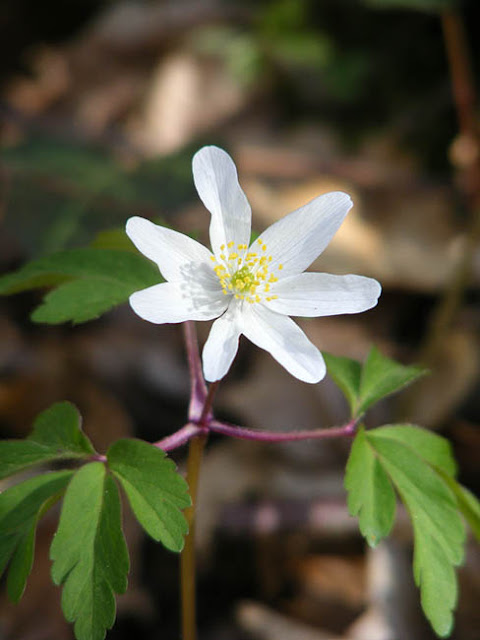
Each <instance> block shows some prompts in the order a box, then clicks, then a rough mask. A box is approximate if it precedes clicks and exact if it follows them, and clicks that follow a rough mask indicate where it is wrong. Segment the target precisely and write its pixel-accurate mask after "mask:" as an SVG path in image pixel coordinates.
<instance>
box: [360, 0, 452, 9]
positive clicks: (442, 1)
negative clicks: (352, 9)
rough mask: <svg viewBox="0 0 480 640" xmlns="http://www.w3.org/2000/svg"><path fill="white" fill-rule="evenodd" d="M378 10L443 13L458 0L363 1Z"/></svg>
mask: <svg viewBox="0 0 480 640" xmlns="http://www.w3.org/2000/svg"><path fill="white" fill-rule="evenodd" d="M363 1H364V2H365V4H367V5H370V6H372V7H375V8H378V9H416V10H418V11H444V10H445V9H452V8H453V7H455V6H456V5H457V4H458V0H363Z"/></svg>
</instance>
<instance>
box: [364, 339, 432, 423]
mask: <svg viewBox="0 0 480 640" xmlns="http://www.w3.org/2000/svg"><path fill="white" fill-rule="evenodd" d="M425 373H426V370H425V369H423V368H422V367H416V366H404V365H402V364H400V363H398V362H395V360H391V359H390V358H387V357H385V356H384V355H382V354H381V353H380V351H379V350H378V349H376V348H375V347H372V348H371V349H370V353H369V354H368V357H367V360H366V362H365V364H364V365H363V368H362V376H361V381H360V391H359V396H358V400H357V407H356V411H355V414H356V415H362V414H363V413H365V411H366V410H367V409H368V408H369V407H371V406H372V405H373V404H375V403H376V402H378V401H379V400H381V399H382V398H385V397H386V396H389V395H391V394H392V393H395V392H396V391H399V390H400V389H402V388H403V387H406V386H407V385H409V384H411V383H412V382H414V380H417V379H418V378H420V377H421V376H423V375H425Z"/></svg>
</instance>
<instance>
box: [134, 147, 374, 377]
mask: <svg viewBox="0 0 480 640" xmlns="http://www.w3.org/2000/svg"><path fill="white" fill-rule="evenodd" d="M193 177H194V182H195V186H196V188H197V191H198V194H199V196H200V198H201V200H202V201H203V204H204V205H205V207H206V208H207V209H208V210H209V211H210V213H211V215H212V218H211V222H210V243H211V246H212V251H210V250H209V249H207V248H206V247H204V246H203V245H202V244H200V243H198V242H196V241H195V240H193V239H192V238H189V237H188V236H186V235H184V234H182V233H178V232H177V231H173V230H171V229H167V228H165V227H161V226H158V225H155V224H153V223H152V222H150V221H149V220H146V219H144V218H139V217H134V218H130V219H129V220H128V222H127V234H128V235H129V237H130V238H131V240H132V241H133V243H134V244H135V246H136V247H137V248H138V249H139V250H140V251H141V252H142V253H143V254H144V255H145V256H146V257H147V258H149V259H150V260H153V261H154V262H156V263H157V265H158V267H159V269H160V271H161V273H162V275H163V277H164V278H165V280H166V282H164V283H161V284H157V285H154V286H152V287H149V288H148V289H144V290H142V291H137V292H136V293H134V294H133V295H132V296H131V297H130V305H131V307H132V309H133V310H134V311H135V313H136V314H138V315H139V316H140V317H141V318H143V319H145V320H148V321H149V322H153V323H156V324H164V323H176V322H184V321H186V320H213V319H215V318H216V320H215V322H214V323H213V325H212V328H211V330H210V334H209V336H208V339H207V341H206V343H205V346H204V349H203V354H202V357H203V370H204V375H205V378H206V380H208V381H209V382H214V381H216V380H220V379H221V378H223V377H224V376H225V374H226V373H227V372H228V370H229V368H230V365H231V364H232V361H233V359H234V357H235V355H236V353H237V350H238V343H239V338H240V336H241V335H242V334H243V335H244V336H246V337H247V338H248V339H249V340H250V341H251V342H253V343H254V344H256V345H257V346H258V347H260V348H261V349H265V351H268V352H269V353H270V354H271V355H272V356H273V357H274V358H275V360H277V361H278V362H279V363H280V364H281V365H282V366H283V367H285V369H287V371H289V372H290V373H291V374H292V375H293V376H295V377H296V378H299V379H300V380H303V381H305V382H310V383H315V382H319V381H320V380H321V379H322V378H323V377H324V376H325V373H326V367H325V362H324V360H323V358H322V355H321V353H320V351H319V350H318V349H317V347H316V346H314V345H313V344H312V343H311V342H310V340H309V339H308V338H307V336H306V335H305V334H304V332H303V331H302V330H301V329H300V327H299V326H298V325H297V324H296V323H295V322H294V321H293V320H292V319H291V318H290V317H289V316H303V317H318V316H332V315H337V314H343V313H359V312H361V311H366V310H367V309H370V308H371V307H374V306H375V305H376V303H377V300H378V297H379V295H380V291H381V287H380V285H379V283H378V282H377V281H376V280H373V279H372V278H366V277H363V276H356V275H330V274H326V273H310V272H309V273H304V271H305V269H307V268H308V267H309V266H310V265H311V263H312V262H313V261H314V260H315V259H316V258H317V257H318V256H319V255H320V254H321V253H322V251H323V250H324V249H325V247H326V246H327V245H328V243H329V242H330V240H331V239H332V237H333V236H334V234H335V233H336V231H337V229H338V228H339V227H340V225H341V223H342V221H343V219H344V218H345V216H346V214H347V212H348V211H349V209H350V207H351V206H352V201H351V200H350V197H349V196H348V195H347V194H345V193H341V192H332V193H327V194H325V195H322V196H319V197H318V198H315V199H314V200H312V201H311V202H309V203H308V204H306V205H304V206H303V207H300V209H297V210H296V211H293V213H290V214H289V215H287V216H285V217H284V218H282V219H280V220H278V221H277V222H275V223H274V224H272V225H271V226H270V227H269V228H268V229H266V231H264V232H263V233H262V234H261V235H260V236H259V237H258V238H257V239H256V240H255V241H254V242H253V243H252V244H251V245H250V236H251V218H252V213H251V209H250V205H249V203H248V200H247V198H246V196H245V194H244V192H243V190H242V189H241V187H240V185H239V183H238V176H237V170H236V168H235V164H234V163H233V160H232V159H231V158H230V156H229V155H228V154H227V153H226V152H225V151H223V150H222V149H219V148H218V147H213V146H209V147H203V148H202V149H200V151H198V152H197V153H196V154H195V156H194V158H193Z"/></svg>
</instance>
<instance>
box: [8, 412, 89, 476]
mask: <svg viewBox="0 0 480 640" xmlns="http://www.w3.org/2000/svg"><path fill="white" fill-rule="evenodd" d="M80 422H81V418H80V414H79V413H78V411H77V409H76V408H75V407H74V406H73V405H72V404H70V403H69V402H58V403H56V404H54V405H52V406H51V407H50V408H49V409H47V410H46V411H44V412H43V413H41V414H40V415H39V416H38V417H37V419H36V420H35V422H34V425H33V431H32V433H31V434H30V436H29V437H28V438H27V439H26V440H2V441H0V478H6V477H7V476H11V475H13V474H14V473H18V472H19V471H23V470H24V469H28V468H29V467H32V466H35V465H38V464H42V463H44V462H48V461H51V460H64V459H69V458H77V459H78V458H85V457H88V456H90V455H92V454H93V453H95V451H94V449H93V447H92V444H91V443H90V440H89V439H88V438H87V437H86V435H85V434H84V433H83V431H82V430H81V426H80Z"/></svg>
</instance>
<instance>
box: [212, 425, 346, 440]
mask: <svg viewBox="0 0 480 640" xmlns="http://www.w3.org/2000/svg"><path fill="white" fill-rule="evenodd" d="M208 428H209V429H210V431H214V432H215V433H223V434H224V435H226V436H230V437H232V438H241V439H242V440H257V441H261V442H293V441H295V440H324V439H326V438H339V437H342V436H353V435H355V431H356V420H352V421H350V422H348V423H347V424H345V425H343V426H341V427H331V428H330V429H311V430H308V431H289V432H287V433H285V432H284V433H278V432H274V431H261V430H258V429H246V428H245V427H240V426H238V425H236V424H227V423H226V422H219V421H218V420H211V421H210V423H209V424H208Z"/></svg>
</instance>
